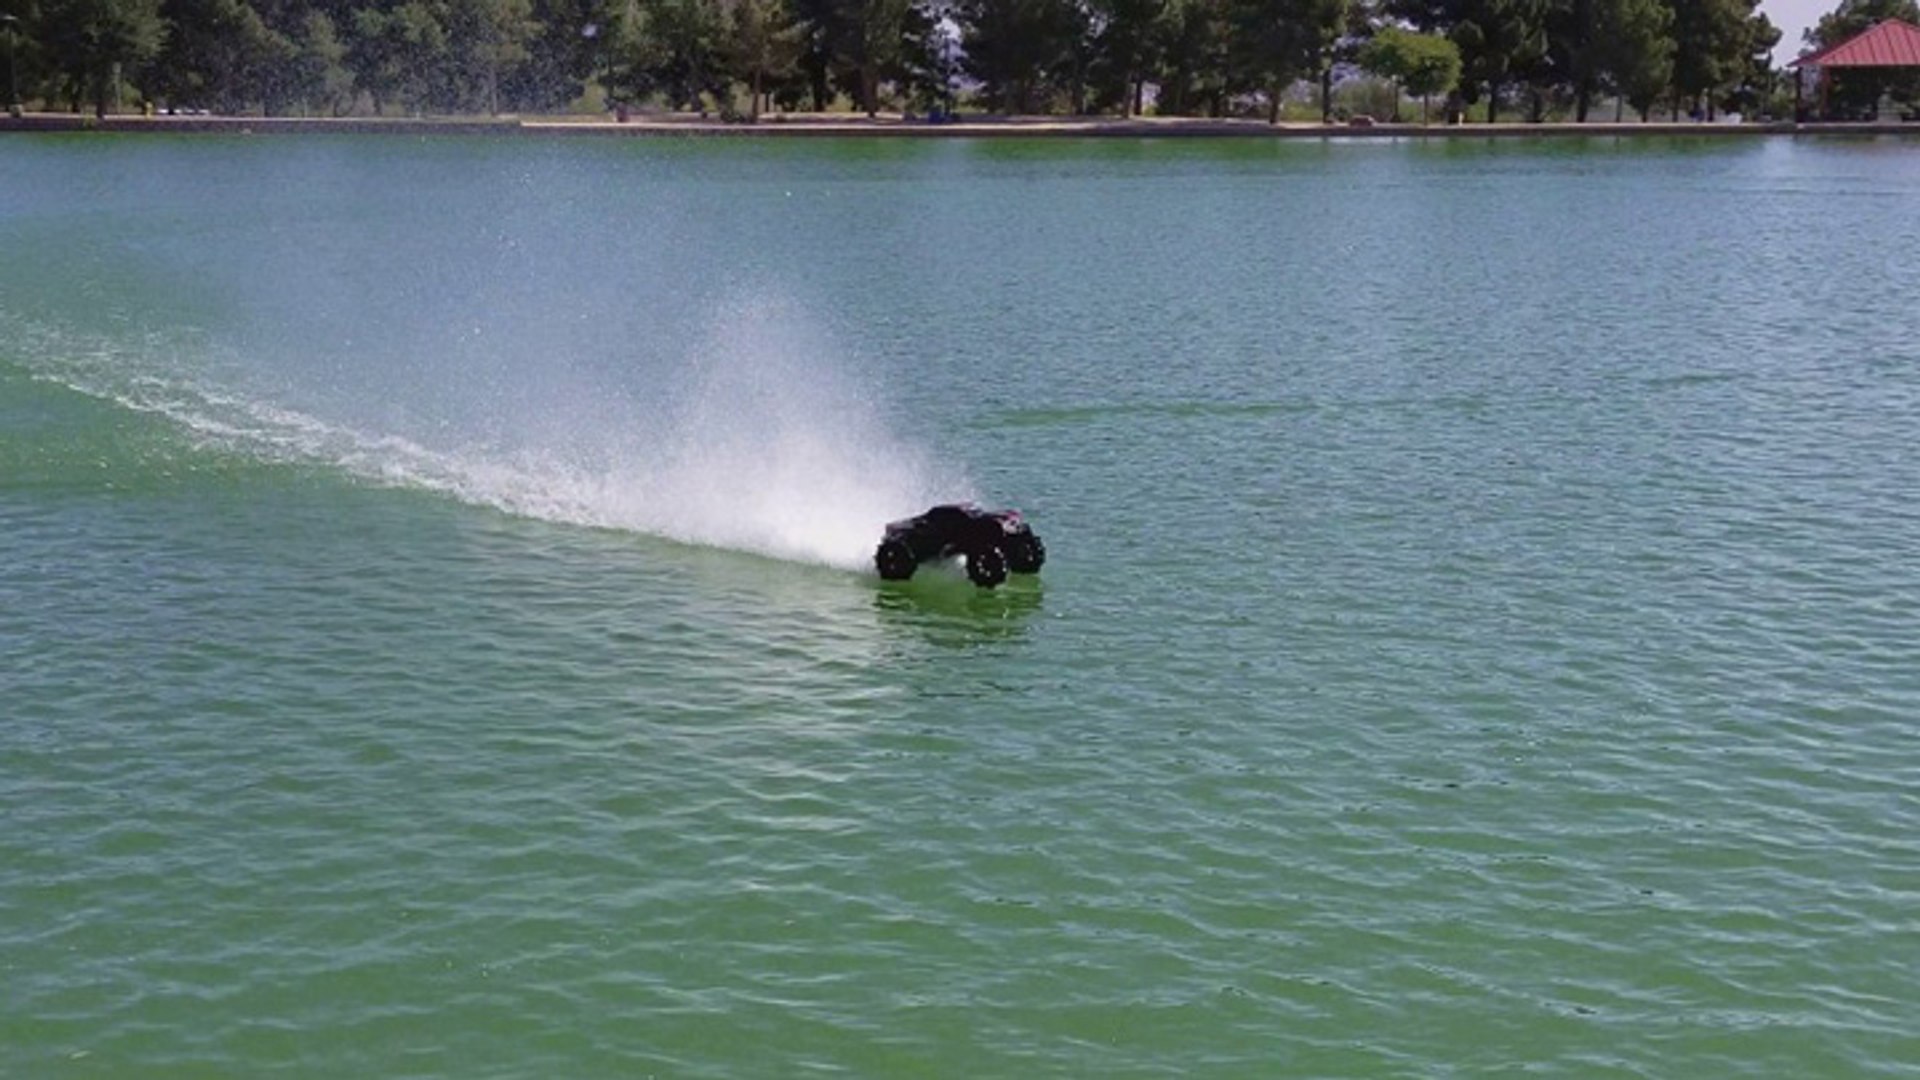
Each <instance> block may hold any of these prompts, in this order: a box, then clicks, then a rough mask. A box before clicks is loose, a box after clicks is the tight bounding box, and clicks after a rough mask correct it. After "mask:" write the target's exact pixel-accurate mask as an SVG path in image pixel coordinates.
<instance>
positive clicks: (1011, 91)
mask: <svg viewBox="0 0 1920 1080" xmlns="http://www.w3.org/2000/svg"><path fill="white" fill-rule="evenodd" d="M955 14H956V16H957V17H958V18H959V20H960V26H961V30H962V41H963V42H964V49H965V52H966V70H967V73H968V74H970V75H972V76H973V77H974V78H976V79H978V80H980V84H981V86H980V95H981V97H982V98H983V99H984V100H985V101H986V103H987V106H988V108H991V109H996V110H999V111H1002V112H1009V113H1035V112H1040V111H1042V106H1043V104H1044V103H1047V102H1048V101H1049V99H1051V98H1052V96H1053V93H1054V91H1055V90H1056V89H1057V86H1058V80H1059V76H1060V74H1061V73H1062V71H1064V70H1067V69H1069V68H1070V58H1071V57H1072V55H1073V49H1074V45H1073V43H1072V37H1073V35H1074V33H1075V32H1076V24H1075V20H1074V19H1073V17H1072V14H1071V13H1070V12H1069V10H1068V5H1067V3H1066V2H1065V0H962V2H961V3H960V4H959V5H958V7H956V9H955Z"/></svg>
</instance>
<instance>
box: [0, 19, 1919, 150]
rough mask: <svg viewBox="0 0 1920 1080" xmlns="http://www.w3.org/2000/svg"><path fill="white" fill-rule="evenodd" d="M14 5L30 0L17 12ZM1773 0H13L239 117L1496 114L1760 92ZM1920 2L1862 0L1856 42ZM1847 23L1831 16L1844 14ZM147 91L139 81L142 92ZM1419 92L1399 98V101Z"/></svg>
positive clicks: (32, 80) (58, 87)
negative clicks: (588, 98)
mask: <svg viewBox="0 0 1920 1080" xmlns="http://www.w3.org/2000/svg"><path fill="white" fill-rule="evenodd" d="M9 6H11V8H12V10H11V11H9ZM1757 7H1758V0H0V19H4V18H5V16H6V15H8V14H11V15H13V16H15V18H14V19H13V20H12V21H10V22H9V23H8V25H9V27H10V28H11V29H12V30H13V31H14V32H15V34H16V37H17V40H15V41H14V42H13V43H12V44H13V46H14V48H13V50H12V53H13V62H14V63H15V64H17V67H16V68H15V70H13V71H12V72H10V75H11V76H12V78H13V79H14V80H16V82H17V85H18V86H19V87H20V89H21V91H22V93H23V96H25V97H28V98H30V99H32V100H35V101H39V102H44V103H48V104H50V105H64V106H66V107H70V108H73V109H75V110H78V109H80V108H82V107H83V105H91V106H92V107H94V108H95V109H96V110H98V111H101V112H103V113H104V112H105V111H107V110H108V109H109V108H111V107H114V106H115V104H116V99H117V96H119V95H125V94H128V93H134V94H137V95H138V97H139V99H142V100H147V101H156V102H162V103H165V104H168V105H176V106H183V107H197V108H206V109H210V110H215V111H219V112H225V113H243V112H253V111H259V112H264V113H266V114H269V115H288V114H302V115H347V114H351V113H364V112H369V111H370V112H372V113H375V114H393V113H402V114H417V113H436V114H460V113H469V114H497V113H500V112H535V113H537V112H554V111H563V110H566V109H567V108H569V107H570V105H572V104H573V103H575V102H576V101H579V100H580V99H581V97H582V95H583V94H586V93H588V91H589V88H596V89H597V91H598V93H599V94H601V95H604V99H605V100H606V101H607V102H609V103H627V104H633V105H639V104H642V103H657V104H663V105H665V106H667V107H671V108H675V109H701V110H707V109H712V110H717V111H719V112H721V113H722V114H725V115H728V116H729V117H731V116H734V115H740V116H744V117H752V116H757V115H759V114H760V113H761V112H762V111H764V110H768V109H776V108H777V109H808V110H816V111H824V110H827V109H829V108H833V107H838V106H837V105H836V103H839V105H840V106H844V105H846V104H849V103H850V105H851V107H852V108H855V109H858V110H860V111H864V112H867V113H874V112H877V111H879V110H881V109H893V108H900V109H908V110H915V111H928V112H935V111H940V110H951V109H952V108H953V107H954V105H955V104H956V102H957V101H958V102H961V103H964V104H965V105H966V106H967V107H969V108H974V109H979V110H984V111H987V112H992V113H1012V114H1062V113H1065V114H1075V115H1116V116H1133V115H1140V114H1142V113H1145V112H1149V111H1150V112H1154V113H1158V114H1162V115H1184V116H1228V115H1263V114H1264V115H1266V116H1267V117H1268V118H1270V119H1278V118H1279V117H1280V114H1281V106H1282V102H1283V100H1285V99H1286V97H1287V95H1288V94H1289V92H1290V90H1291V89H1292V88H1293V87H1295V85H1296V84H1298V83H1301V82H1303V81H1304V82H1306V83H1307V84H1309V85H1314V84H1317V86H1318V89H1319V94H1318V98H1319V105H1320V109H1321V111H1322V112H1323V113H1328V112H1329V111H1330V108H1331V106H1330V100H1331V98H1330V91H1331V88H1332V86H1333V84H1334V82H1335V80H1336V79H1337V78H1340V77H1341V76H1342V75H1343V73H1348V72H1356V71H1366V72H1371V73H1373V74H1374V75H1376V76H1377V77H1379V78H1382V79H1387V80H1391V81H1392V82H1393V84H1394V85H1395V87H1396V88H1397V90H1404V91H1405V92H1407V93H1409V94H1412V95H1413V96H1414V97H1417V98H1425V97H1429V96H1434V95H1440V96H1443V98H1444V100H1446V101H1447V103H1448V105H1449V107H1450V108H1451V109H1452V110H1454V111H1456V112H1458V111H1460V110H1464V109H1467V108H1476V109H1477V111H1476V112H1475V114H1474V115H1475V118H1476V119H1478V118H1480V117H1482V116H1484V117H1485V118H1486V119H1488V120H1494V119H1497V118H1498V116H1499V114H1500V112H1501V110H1502V109H1505V110H1507V111H1508V112H1509V114H1510V115H1511V114H1513V113H1519V114H1523V115H1526V116H1528V117H1529V118H1531V119H1536V120H1537V119H1540V118H1542V117H1543V116H1545V115H1547V114H1548V113H1549V112H1552V113H1553V114H1554V115H1569V114H1570V115H1572V116H1573V117H1574V118H1575V119H1579V120H1585V119H1587V116H1588V112H1589V110H1590V109H1591V108H1592V107H1593V106H1594V104H1595V103H1596V102H1598V101H1601V100H1614V101H1619V102H1624V103H1625V104H1628V105H1631V106H1632V107H1633V108H1634V109H1635V110H1637V111H1638V112H1639V113H1640V114H1641V115H1643V116H1645V115H1647V114H1650V113H1652V112H1654V111H1655V110H1656V109H1661V108H1667V109H1671V110H1672V111H1673V112H1674V113H1676V114H1678V113H1681V112H1690V113H1695V112H1697V113H1704V114H1705V115H1708V116H1711V115H1712V114H1714V113H1715V112H1716V111H1718V110H1742V111H1752V110H1753V109H1754V108H1755V107H1756V106H1757V105H1758V104H1759V103H1760V102H1762V101H1763V100H1764V99H1765V98H1766V96H1767V95H1768V94H1769V93H1771V92H1773V89H1774V87H1775V85H1776V73H1775V72H1774V71H1773V69H1772V64H1771V61H1770V52H1771V50H1772V48H1773V46H1774V45H1775V43H1776V42H1777V41H1778V40H1779V32H1778V31H1777V30H1776V29H1774V27H1773V26H1772V25H1771V24H1770V23H1769V21H1768V20H1767V18H1766V16H1765V15H1763V14H1761V13H1759V11H1758V10H1757ZM1888 15H1897V16H1901V17H1907V18H1920V11H1916V10H1915V0H1843V2H1842V3H1841V5H1840V7H1839V8H1838V9H1836V10H1835V12H1834V13H1833V14H1831V15H1829V16H1828V17H1827V19H1825V20H1823V21H1822V23H1821V25H1820V26H1819V27H1818V28H1816V29H1815V30H1814V31H1810V32H1809V34H1808V38H1809V43H1810V44H1814V45H1819V44H1823V43H1827V42H1829V41H1837V40H1839V39H1840V37H1841V36H1844V33H1845V32H1851V30H1852V29H1857V28H1861V27H1864V26H1866V25H1869V24H1870V23H1871V22H1872V21H1874V20H1875V19H1876V18H1880V17H1886V16H1888ZM1830 35H1831V36H1830ZM129 87H131V88H137V89H135V90H132V91H129V90H128V89H127V88H129ZM1395 100H1396V102H1397V100H1398V98H1397V97H1396V99H1395Z"/></svg>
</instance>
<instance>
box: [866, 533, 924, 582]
mask: <svg viewBox="0 0 1920 1080" xmlns="http://www.w3.org/2000/svg"><path fill="white" fill-rule="evenodd" d="M914 565H915V562H914V558H913V549H912V548H909V547H908V546H907V545H906V542H905V541H903V540H882V541H881V542H880V548H879V550H878V551H875V552H874V553H873V568H874V569H875V570H878V571H880V577H881V579H882V580H885V581H905V580H907V579H908V578H910V577H912V576H913V568H914Z"/></svg>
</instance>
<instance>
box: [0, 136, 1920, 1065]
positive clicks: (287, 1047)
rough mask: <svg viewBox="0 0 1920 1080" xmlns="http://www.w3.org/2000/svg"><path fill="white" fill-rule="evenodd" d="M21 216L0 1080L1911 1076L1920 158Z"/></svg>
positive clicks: (387, 195)
mask: <svg viewBox="0 0 1920 1080" xmlns="http://www.w3.org/2000/svg"><path fill="white" fill-rule="evenodd" d="M0 193H4V198H0V822H3V823H4V827H3V828H0V1056H3V1057H4V1061H0V1073H5V1074H6V1075H9V1076H11V1075H19V1076H23V1077H42V1076H162V1075H166V1076H195V1077H200V1076H236V1077H237V1076H265V1075H294V1076H316V1077H317V1076H351V1075H365V1076H444V1077H485V1076H499V1077H508V1076H513V1077H519V1076H567V1077H585V1076H621V1077H626V1076H641V1075H660V1076H674V1077H793V1076H808V1075H845V1076H931V1075H945V1076H1135V1075H1137V1076H1151V1075H1158V1076H1170V1075H1207V1076H1279V1075H1299V1076H1306V1075H1314V1076H1463V1077H1464V1076H1487V1075H1510V1074H1521V1073H1529V1072H1539V1073H1546V1074H1552V1075H1564V1076H1582V1077H1585V1076H1605V1075H1643V1076H1661V1077H1727V1076H1754V1077H1810V1076H1833V1077H1864V1076H1912V1075H1915V1074H1916V1072H1917V1071H1920V1036H1916V1034H1915V1033H1916V1032H1920V914H1917V913H1920V839H1917V838H1920V792H1917V788H1916V785H1917V784H1920V727H1917V726H1916V724H1917V723H1920V720H1917V719H1916V718H1920V569H1917V568H1916V561H1915V553H1916V552H1920V510H1916V506H1917V505H1920V451H1916V449H1915V446H1914V434H1915V432H1916V431H1920V345H1916V344H1915V342H1916V331H1917V330H1920V315H1916V314H1915V308H1914V305H1913V297H1912V288H1911V286H1912V284H1913V283H1914V282H1915V281H1916V280H1920V149H1916V148H1915V147H1914V146H1913V145H1910V144H1907V143H1904V142H1866V141H1863V142H1844V141H1831V142H1811V141H1798V142H1796V141H1788V140H1774V141H1763V140H1728V141H1724V142H1722V141H1700V142H1689V141H1655V140H1647V141H1620V142H1616V141H1601V140H1594V141H1590V142H1556V143H1524V142H1500V143H1497V144H1492V143H1489V144H1472V143H1464V142H1462V143H1445V144H1439V145H1430V146H1428V145H1406V144H1388V143H1365V144H1351V145H1350V144H1340V143H1331V144H1324V145H1319V144H1316V145H1308V144H1291V143H1290V144H1282V145H1263V144H1256V143H1244V142H1236V143H1225V144H1206V143H1198V142H1181V143H1155V142H1090V143H1072V142H1065V143H1057V142H1047V143H1035V142H1004V143H1002V142H958V141H956V142H940V143H925V144H923V143H876V142H847V143H836V142H816V141H805V142H764V143H763V142H732V141H714V142H653V141H647V142H638V141H636V142H608V143H597V142H596V143H588V142H575V141H553V142H543V141H539V140H534V139H527V140H510V141H484V140H478V139H476V140H471V141H469V140H458V139H447V140H421V141H411V140H402V139H397V138H395V139H362V140H337V141H336V140H331V139H317V138H316V139H310V140H308V139H293V138H289V139H257V140H254V139H234V140H222V139H214V138H196V139H192V140H181V141H170V140H162V139H153V140H147V139H143V138H138V137H124V138H112V139H108V138H99V137H72V136H58V137H55V136H49V137H37V136H33V137H30V136H13V137H9V138H6V139H5V140H0ZM956 497H974V498H979V499H982V500H985V501H988V502H992V503H996V504H1012V505H1017V506H1020V507H1021V508H1023V509H1024V510H1025V511H1026V512H1027V514H1028V515H1029V517H1030V518H1031V519H1032V520H1033V521H1034V522H1035V523H1036V526H1037V528H1038V530H1039V531H1040V532H1041V533H1042V534H1043V535H1044V536H1045V537H1046V539H1047V541H1048V543H1049V546H1050V548H1051V550H1052V554H1053V558H1052V561H1051V562H1050V563H1049V564H1048V566H1047V567H1046V569H1045V572H1044V573H1043V574H1042V575H1040V576H1039V578H1037V579H1024V580H1021V579H1016V581H1014V582H1013V583H1010V584H1009V585H1008V586H1006V587H1004V588H1002V589H1000V590H997V591H994V592H990V593H989V592H982V591H979V590H976V589H974V588H973V587H972V586H970V585H968V584H967V583H966V582H965V580H964V578H962V577H961V576H960V575H959V574H958V573H957V572H955V571H953V570H951V569H950V568H940V567H935V568H930V569H926V570H923V571H922V572H921V574H920V575H919V576H918V577H916V579H915V580H914V581H912V582H909V583H906V584H904V585H894V584H885V585H883V584H881V583H880V582H878V581H877V580H875V579H874V578H873V577H872V575H871V574H870V572H869V571H868V570H867V568H866V565H867V564H866V560H867V558H868V557H869V553H870V550H871V545H872V543H873V541H874V539H875V537H876V536H877V533H878V530H879V528H880V526H881V524H882V523H884V522H885V521H887V520H888V519H890V518H892V517H896V516H900V515H904V514H907V513H911V512H914V511H917V510H919V509H922V508H924V506H925V505H927V504H928V503H930V502H933V501H936V500H941V499H947V498H956Z"/></svg>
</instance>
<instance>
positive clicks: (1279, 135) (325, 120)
mask: <svg viewBox="0 0 1920 1080" xmlns="http://www.w3.org/2000/svg"><path fill="white" fill-rule="evenodd" d="M79 131H92V132H106V133H125V132H149V133H162V132H165V133H180V134H220V135H287V134H354V135H369V134H372V135H414V136H419V135H547V136H569V137H582V136H597V137H618V138H629V137H638V138H660V137H667V138H672V137H702V136H721V137H738V138H759V137H809V136H811V137H833V138H865V137H882V138H1046V137H1052V138H1223V137H1224V138H1253V139H1488V138H1565V137H1575V138H1591V137H1595V136H1600V137H1633V136H1656V135H1658V136H1694V137H1703V138H1722V137H1725V138H1738V137H1751V136H1761V135H1855V136H1857V135H1895V136H1920V124H1880V123H1847V124H1795V123H1791V122H1782V123H1769V124H1698V123H1680V124H1674V123H1588V124H1572V123H1562V124H1458V125H1451V126H1448V125H1438V124H1436V125H1430V126H1423V125H1420V124H1374V125H1372V126H1369V127H1350V126H1347V125H1338V124H1280V125H1269V124H1267V123H1265V122H1263V121H1258V120H1200V119H1187V118H1153V119H1139V120H1116V119H1085V118H1072V117H1057V118H1047V117H1034V118H1026V117H1022V118H1008V119H996V118H981V119H972V120H963V121H959V122H955V123H941V124H931V123H926V122H924V121H915V120H902V119H898V118H890V117H883V118H880V119H876V120H868V119H866V118H864V117H848V116H821V115H800V116H783V117H781V118H779V119H775V118H772V117H769V118H766V119H763V120H762V121H761V122H760V123H757V124H739V123H736V124H729V123H722V122H719V121H713V120H701V119H698V118H695V117H679V116H672V117H667V116H655V117H643V118H640V119H636V120H634V121H633V122H630V123H615V122H612V121H605V120H567V119H516V118H507V119H486V118H480V119H458V118H448V119H440V118H425V119H410V118H409V119H400V118H393V119H382V118H375V117H343V118H332V117H314V118H301V117H279V116H275V117H259V116H152V117H148V116H109V117H106V118H105V119H95V118H94V117H92V116H90V115H74V114H72V113H29V114H27V115H26V116H24V117H19V118H14V117H8V116H5V115H0V133H5V132H79Z"/></svg>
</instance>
